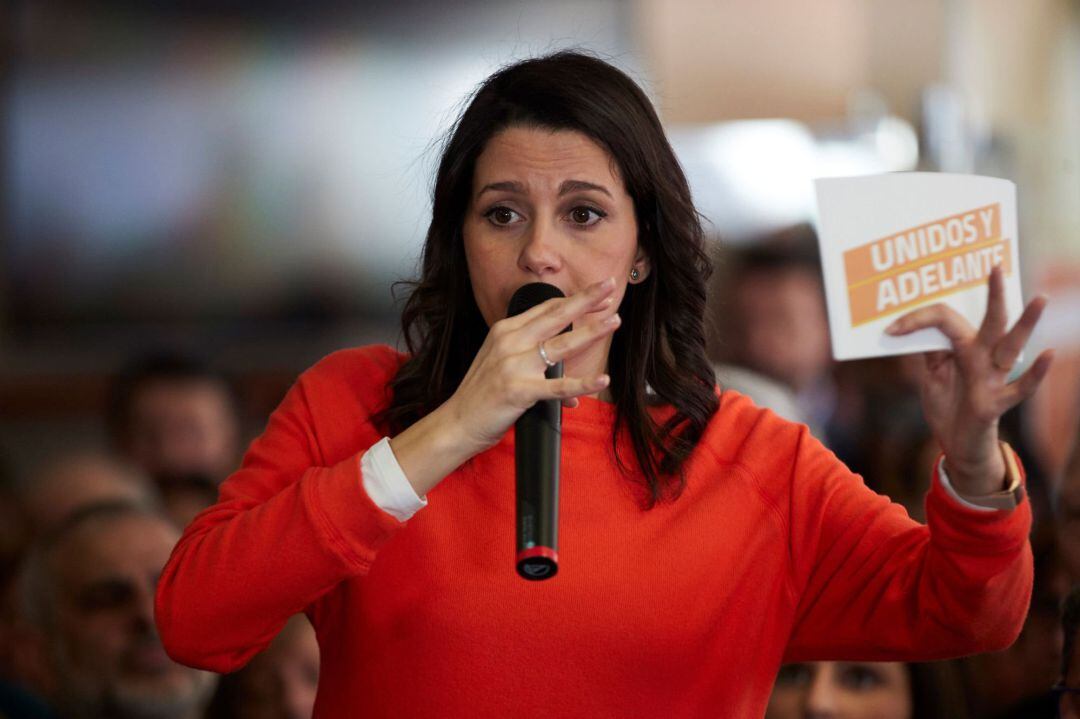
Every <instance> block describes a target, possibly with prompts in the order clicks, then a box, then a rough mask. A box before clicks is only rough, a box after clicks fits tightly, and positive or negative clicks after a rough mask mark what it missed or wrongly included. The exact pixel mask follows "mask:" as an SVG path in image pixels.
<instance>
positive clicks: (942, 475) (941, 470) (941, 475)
mask: <svg viewBox="0 0 1080 719" xmlns="http://www.w3.org/2000/svg"><path fill="white" fill-rule="evenodd" d="M937 470H938V471H937V476H938V481H939V482H941V488H942V489H944V490H945V493H946V494H948V495H949V496H950V497H952V498H953V499H955V500H956V501H957V502H959V503H960V505H961V506H963V507H967V508H968V509H974V510H975V511H976V512H997V511H999V510H998V509H997V508H996V507H984V506H982V505H981V504H974V503H972V502H971V501H969V500H967V499H964V498H963V497H961V496H960V493H959V492H957V491H956V490H955V489H954V488H953V486H952V482H950V481H949V475H948V474H946V472H945V458H944V457H942V458H941V459H940V460H938V468H937Z"/></svg>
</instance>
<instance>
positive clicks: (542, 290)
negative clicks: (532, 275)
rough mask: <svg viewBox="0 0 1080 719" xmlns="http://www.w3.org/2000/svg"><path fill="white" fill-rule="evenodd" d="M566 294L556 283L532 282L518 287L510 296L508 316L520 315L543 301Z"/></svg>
mask: <svg viewBox="0 0 1080 719" xmlns="http://www.w3.org/2000/svg"><path fill="white" fill-rule="evenodd" d="M565 296H566V295H564V294H563V291H562V290H560V289H559V288H558V287H556V286H555V285H549V284H548V283H547V282H530V283H529V284H527V285H522V286H521V287H518V288H517V292H515V293H514V296H513V297H511V298H510V304H509V306H508V307H507V309H506V316H507V317H513V316H514V315H520V314H521V313H522V312H524V311H525V310H529V309H532V308H533V307H536V306H537V305H538V304H540V303H541V302H547V301H548V300H550V299H552V298H553V297H565Z"/></svg>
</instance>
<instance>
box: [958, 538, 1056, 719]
mask: <svg viewBox="0 0 1080 719" xmlns="http://www.w3.org/2000/svg"><path fill="white" fill-rule="evenodd" d="M1031 547H1032V552H1033V554H1034V561H1035V581H1034V586H1033V590H1032V595H1031V606H1030V608H1029V609H1028V614H1027V617H1026V618H1025V620H1024V627H1023V629H1022V630H1021V631H1020V636H1019V637H1018V638H1017V639H1016V641H1015V642H1014V643H1013V644H1012V646H1010V647H1008V648H1007V649H1004V650H1002V651H998V652H988V653H986V654H979V655H976V656H972V657H967V658H965V659H963V660H961V661H960V666H961V667H962V668H963V669H964V672H965V681H966V683H967V686H968V696H969V697H970V701H971V707H972V709H973V710H974V711H975V716H978V717H986V719H1036V718H1037V717H1052V716H1054V705H1055V703H1056V697H1055V696H1054V695H1053V694H1052V692H1051V691H1050V687H1051V686H1052V685H1053V684H1054V682H1055V681H1057V679H1058V677H1059V671H1060V668H1061V657H1062V631H1061V622H1060V613H1061V606H1062V602H1063V601H1064V599H1065V597H1066V594H1067V593H1068V587H1069V580H1068V576H1067V575H1066V573H1065V571H1064V567H1063V564H1062V561H1061V554H1060V552H1059V551H1058V544H1057V541H1056V537H1055V533H1054V529H1053V527H1052V526H1050V525H1049V524H1042V525H1039V526H1036V527H1035V529H1034V530H1033V531H1032V536H1031Z"/></svg>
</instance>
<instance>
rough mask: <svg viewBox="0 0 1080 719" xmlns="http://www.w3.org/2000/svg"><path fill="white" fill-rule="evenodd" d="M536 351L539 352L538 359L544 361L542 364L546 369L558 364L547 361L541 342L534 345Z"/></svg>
mask: <svg viewBox="0 0 1080 719" xmlns="http://www.w3.org/2000/svg"><path fill="white" fill-rule="evenodd" d="M536 349H537V351H538V352H540V359H542V360H544V364H546V365H547V366H548V367H554V366H555V365H556V364H558V363H557V362H552V361H551V360H550V359H548V356H547V351H546V350H545V349H544V343H543V342H541V343H540V344H538V345H536Z"/></svg>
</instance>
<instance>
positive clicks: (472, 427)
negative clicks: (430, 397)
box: [390, 278, 620, 497]
mask: <svg viewBox="0 0 1080 719" xmlns="http://www.w3.org/2000/svg"><path fill="white" fill-rule="evenodd" d="M614 290H615V280H614V279H612V278H608V279H607V280H604V281H602V282H597V283H596V284H593V285H590V286H589V287H587V288H586V289H585V290H583V291H581V292H578V293H576V294H573V295H570V296H569V297H559V298H555V299H551V300H548V301H546V302H543V303H541V304H539V305H537V306H536V307H533V308H531V309H529V310H527V311H525V312H522V313H521V314H519V315H515V316H514V317H507V318H505V319H502V320H499V321H498V322H495V323H494V324H493V325H492V326H491V329H490V331H489V332H488V335H487V338H486V339H485V340H484V344H483V345H482V346H481V347H480V351H479V352H477V354H476V358H475V359H474V360H473V362H472V365H471V366H470V367H469V371H468V372H466V373H465V377H464V379H462V381H461V384H460V385H459V386H458V389H457V391H455V392H454V394H453V395H452V396H451V397H450V399H448V400H447V401H446V402H445V403H444V404H443V405H442V406H440V407H439V408H438V409H436V410H435V411H433V412H432V413H431V414H429V415H427V416H426V417H424V418H422V419H421V420H419V421H418V422H416V423H415V424H413V425H412V426H411V427H409V428H408V429H406V430H405V431H403V432H402V433H401V434H399V435H398V436H396V437H394V438H393V439H391V440H390V447H391V449H392V450H393V452H394V456H395V457H396V458H397V461H398V464H399V465H400V466H401V469H402V471H403V472H404V473H405V476H406V477H407V478H408V480H409V483H410V484H412V486H413V489H414V490H415V491H416V493H417V495H418V496H421V497H422V496H424V495H425V494H426V493H427V492H428V491H429V490H430V489H431V488H432V487H434V486H435V485H436V484H438V483H439V481H440V480H441V479H442V478H443V477H445V476H446V475H448V474H450V473H451V472H453V471H454V470H455V469H457V468H458V467H459V466H460V465H461V464H463V463H464V462H465V461H466V460H468V459H469V458H470V457H473V456H474V455H476V454H479V453H480V452H483V451H484V450H485V449H487V448H489V447H491V446H493V445H495V444H497V443H498V442H499V440H500V439H502V436H503V435H504V434H506V431H507V430H508V429H509V428H510V426H511V425H513V424H514V422H516V421H517V419H518V417H520V416H521V415H522V414H524V412H525V410H527V409H528V408H529V407H531V406H532V405H534V404H535V403H536V402H537V401H539V400H542V399H560V400H562V401H563V403H564V404H565V405H566V406H571V407H572V406H575V405H576V404H577V397H580V396H583V395H590V394H596V393H597V392H600V391H602V390H603V389H604V388H606V387H607V385H608V383H609V382H610V378H609V377H608V375H607V374H604V373H603V371H602V368H601V371H600V372H594V373H590V374H586V375H585V376H582V377H574V376H566V377H562V378H559V379H547V378H546V377H545V376H544V371H545V370H546V369H547V365H546V364H545V363H544V360H543V358H542V357H541V356H540V352H539V346H540V343H541V342H543V343H544V351H545V352H546V353H547V356H548V359H549V360H551V361H552V362H559V361H564V360H567V359H571V358H573V357H575V356H577V355H578V354H580V353H581V352H583V351H585V350H586V349H588V348H589V347H591V346H593V345H594V344H595V343H596V342H598V341H600V340H601V339H603V338H604V337H607V336H609V335H611V334H612V333H613V332H614V331H615V330H616V329H617V328H618V326H619V321H620V320H619V316H618V315H617V314H612V315H609V316H606V317H603V318H597V319H592V320H590V321H587V322H583V323H580V326H576V327H574V328H573V330H571V331H570V332H566V333H564V334H559V333H560V332H561V331H562V330H563V328H564V327H566V326H567V325H571V324H574V323H575V322H577V321H578V320H579V319H581V318H582V317H583V316H585V315H586V314H587V313H589V312H595V311H597V310H603V309H604V308H606V307H610V306H611V303H612V302H613V301H614V296H613V294H612V293H613V292H614Z"/></svg>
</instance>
